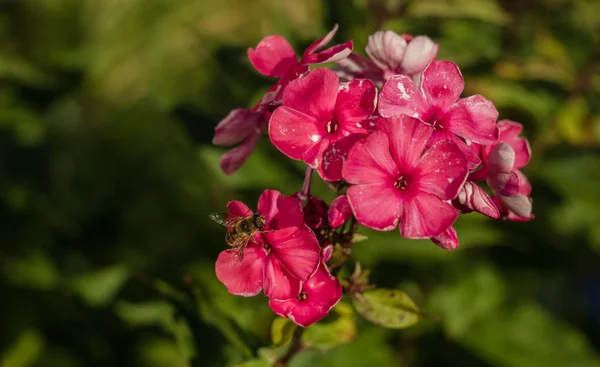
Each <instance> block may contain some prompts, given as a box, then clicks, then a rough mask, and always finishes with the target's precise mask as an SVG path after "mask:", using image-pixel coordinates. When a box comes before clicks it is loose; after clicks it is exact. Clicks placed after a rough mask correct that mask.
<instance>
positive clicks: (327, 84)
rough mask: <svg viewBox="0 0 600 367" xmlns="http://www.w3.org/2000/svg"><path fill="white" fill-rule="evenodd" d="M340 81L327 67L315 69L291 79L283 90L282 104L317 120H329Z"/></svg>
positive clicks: (323, 121) (322, 121)
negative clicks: (300, 76) (303, 75)
mask: <svg viewBox="0 0 600 367" xmlns="http://www.w3.org/2000/svg"><path fill="white" fill-rule="evenodd" d="M339 87H340V81H339V79H338V77H337V75H335V73H334V72H333V71H331V70H329V69H317V70H313V71H311V72H309V73H308V75H306V76H305V77H303V78H299V79H296V80H293V81H291V82H290V84H288V86H287V87H286V88H285V90H284V91H283V99H282V101H283V105H284V106H287V107H289V108H292V109H295V110H298V111H300V112H304V113H305V114H307V115H309V116H312V117H314V118H316V119H317V120H318V121H319V122H321V123H325V122H327V121H331V118H332V117H333V110H334V106H335V100H336V98H337V94H338V89H339Z"/></svg>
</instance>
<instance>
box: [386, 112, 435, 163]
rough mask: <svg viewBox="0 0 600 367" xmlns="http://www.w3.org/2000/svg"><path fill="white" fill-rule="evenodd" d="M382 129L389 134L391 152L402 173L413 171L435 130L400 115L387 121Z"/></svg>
mask: <svg viewBox="0 0 600 367" xmlns="http://www.w3.org/2000/svg"><path fill="white" fill-rule="evenodd" d="M381 129H382V130H383V131H385V132H386V133H387V134H388V138H389V141H390V150H391V152H392V157H393V158H394V161H395V162H396V165H397V166H398V168H399V169H400V170H401V171H407V170H411V169H412V168H413V167H415V166H416V165H417V162H418V161H419V159H420V158H421V154H423V150H424V149H425V146H426V145H427V141H428V140H429V138H430V137H431V134H433V128H432V127H431V126H428V125H425V124H424V123H423V122H421V121H420V120H417V119H415V118H412V117H409V116H406V115H400V116H393V117H390V118H388V119H387V121H386V122H385V123H384V124H381Z"/></svg>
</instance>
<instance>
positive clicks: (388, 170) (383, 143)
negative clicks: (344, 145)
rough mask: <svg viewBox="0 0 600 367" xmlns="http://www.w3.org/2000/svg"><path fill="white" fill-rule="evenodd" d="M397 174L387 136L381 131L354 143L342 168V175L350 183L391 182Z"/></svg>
mask: <svg viewBox="0 0 600 367" xmlns="http://www.w3.org/2000/svg"><path fill="white" fill-rule="evenodd" d="M397 175H398V170H397V168H396V164H395V163H394V161H393V160H392V157H391V155H390V148H389V144H388V137H387V135H386V134H385V133H384V132H383V131H377V132H374V133H373V134H371V135H370V136H369V137H368V138H366V139H365V140H362V141H359V142H357V143H356V144H354V146H353V147H352V149H350V153H349V154H348V158H346V162H345V164H344V167H343V169H342V177H344V179H345V180H346V181H348V182H349V183H352V184H372V183H373V184H374V183H384V182H393V181H394V180H395V179H396V178H397Z"/></svg>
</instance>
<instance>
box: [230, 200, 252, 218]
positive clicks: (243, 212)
mask: <svg viewBox="0 0 600 367" xmlns="http://www.w3.org/2000/svg"><path fill="white" fill-rule="evenodd" d="M227 214H228V215H231V216H234V217H249V216H251V215H252V214H254V212H252V210H250V208H248V206H247V205H246V204H244V203H242V202H241V201H230V202H229V203H227Z"/></svg>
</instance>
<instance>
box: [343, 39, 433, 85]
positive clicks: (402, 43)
mask: <svg viewBox="0 0 600 367" xmlns="http://www.w3.org/2000/svg"><path fill="white" fill-rule="evenodd" d="M366 51H367V54H368V55H369V58H370V60H369V59H366V58H364V57H362V56H359V55H357V54H351V55H350V56H349V57H348V58H345V59H343V60H340V61H338V62H337V64H338V67H339V69H338V71H339V74H340V76H341V77H343V78H345V79H347V80H352V79H354V78H368V79H371V80H373V82H375V84H376V85H377V86H379V87H381V85H383V82H384V81H386V80H388V79H390V78H391V77H392V76H394V75H397V74H406V75H409V76H413V75H417V74H419V73H420V72H421V71H423V69H424V68H425V66H427V65H428V64H429V63H430V62H431V61H432V60H433V59H435V57H436V55H437V51H438V45H437V43H435V42H433V41H432V40H431V38H429V37H427V36H416V37H413V36H411V35H408V34H403V35H399V34H397V33H395V32H393V31H379V32H375V33H374V34H372V35H370V36H369V42H368V44H367V47H366Z"/></svg>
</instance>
